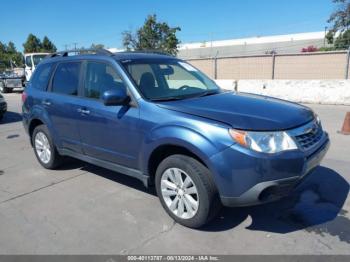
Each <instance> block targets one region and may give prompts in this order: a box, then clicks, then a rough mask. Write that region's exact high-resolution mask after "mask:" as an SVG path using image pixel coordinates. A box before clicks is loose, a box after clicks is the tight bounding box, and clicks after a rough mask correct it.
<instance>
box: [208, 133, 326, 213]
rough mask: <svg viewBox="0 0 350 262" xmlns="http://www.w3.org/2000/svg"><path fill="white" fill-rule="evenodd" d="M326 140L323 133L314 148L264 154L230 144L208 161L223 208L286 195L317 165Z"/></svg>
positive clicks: (272, 199)
mask: <svg viewBox="0 0 350 262" xmlns="http://www.w3.org/2000/svg"><path fill="white" fill-rule="evenodd" d="M329 145H330V141H329V138H328V134H327V133H326V132H324V134H323V137H322V139H321V140H320V141H319V143H318V146H317V147H316V148H314V149H313V150H310V151H308V152H304V151H301V150H293V151H289V152H288V151H287V152H282V153H279V154H276V155H268V154H262V153H257V152H252V151H250V150H247V149H244V148H242V147H240V146H238V145H234V146H232V147H230V148H228V149H226V150H224V151H223V152H221V153H218V154H216V155H214V156H213V157H212V158H211V163H212V166H211V167H210V168H211V170H212V171H213V173H214V180H215V182H216V185H217V187H218V190H219V193H220V198H221V201H222V203H223V205H225V206H231V207H232V206H250V205H256V204H262V203H266V202H271V201H274V200H277V199H280V198H282V197H284V196H287V195H288V194H289V193H290V192H291V191H292V190H293V189H294V188H295V186H296V185H298V184H299V183H300V182H301V180H302V179H303V178H304V177H305V176H306V175H308V174H309V173H311V172H312V170H313V169H314V168H315V167H316V166H318V165H319V164H320V162H321V160H322V158H323V157H324V155H325V154H326V152H327V151H328V148H329Z"/></svg>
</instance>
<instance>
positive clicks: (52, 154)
mask: <svg viewBox="0 0 350 262" xmlns="http://www.w3.org/2000/svg"><path fill="white" fill-rule="evenodd" d="M32 144H33V148H34V152H35V156H36V158H37V159H38V161H39V163H40V164H41V165H42V166H43V167H45V168H47V169H55V168H57V167H58V166H59V165H60V163H61V159H62V157H61V156H60V155H59V154H58V152H57V150H56V147H55V146H54V144H53V142H52V139H51V136H50V132H49V130H48V129H47V127H46V126H45V125H39V126H37V127H36V128H35V129H34V131H33V135H32Z"/></svg>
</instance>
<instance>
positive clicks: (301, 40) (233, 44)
mask: <svg viewBox="0 0 350 262" xmlns="http://www.w3.org/2000/svg"><path fill="white" fill-rule="evenodd" d="M324 38H325V33H324V32H310V33H300V34H288V35H275V36H262V37H250V38H241V39H230V40H220V41H205V42H198V43H188V44H182V45H180V46H179V53H178V56H179V57H181V58H184V59H189V58H205V57H215V56H217V57H225V56H249V55H263V54H267V53H271V52H272V51H274V52H276V53H296V52H300V51H301V49H302V48H304V47H308V46H310V45H313V46H316V47H321V46H323V45H325V44H326V43H325V41H324Z"/></svg>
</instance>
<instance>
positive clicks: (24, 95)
mask: <svg viewBox="0 0 350 262" xmlns="http://www.w3.org/2000/svg"><path fill="white" fill-rule="evenodd" d="M26 99H27V93H26V92H25V91H23V92H22V103H24V102H25V101H26Z"/></svg>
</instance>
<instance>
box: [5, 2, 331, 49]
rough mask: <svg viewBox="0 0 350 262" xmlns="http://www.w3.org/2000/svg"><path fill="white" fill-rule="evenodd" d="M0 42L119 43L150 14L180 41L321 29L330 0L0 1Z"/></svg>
mask: <svg viewBox="0 0 350 262" xmlns="http://www.w3.org/2000/svg"><path fill="white" fill-rule="evenodd" d="M0 6H1V10H2V12H1V16H0V41H1V42H6V43H7V42H8V41H13V42H14V43H15V45H16V47H17V49H18V50H20V51H23V46H22V44H23V43H24V42H25V40H26V38H27V36H28V34H29V33H33V34H35V35H37V36H38V37H40V38H42V37H44V36H45V35H47V36H48V37H49V38H50V39H51V40H52V41H53V42H54V44H55V45H56V47H57V48H58V49H59V50H63V49H65V46H66V45H68V47H69V48H73V47H74V44H73V43H77V46H78V47H81V46H85V47H89V46H90V45H91V44H92V43H95V44H97V43H101V44H104V45H105V46H107V47H117V48H121V47H122V36H121V34H122V32H123V31H125V30H136V29H137V28H139V27H140V26H142V24H143V22H144V20H145V18H146V17H147V15H149V14H157V16H158V19H159V20H160V21H164V22H167V23H169V25H170V26H179V27H180V28H181V32H179V33H178V38H179V39H180V41H181V42H182V43H189V42H202V41H210V40H222V39H233V38H243V37H254V36H266V35H278V34H290V33H304V32H315V31H323V30H324V28H325V26H327V19H328V18H329V15H330V14H331V12H332V11H334V9H335V6H334V4H333V3H332V1H331V0H308V1H305V0H289V1H288V0H260V1H259V0H173V1H167V0H133V1H127V0H123V1H121V0H49V1H45V0H26V1H23V0H10V1H7V0H0Z"/></svg>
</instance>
